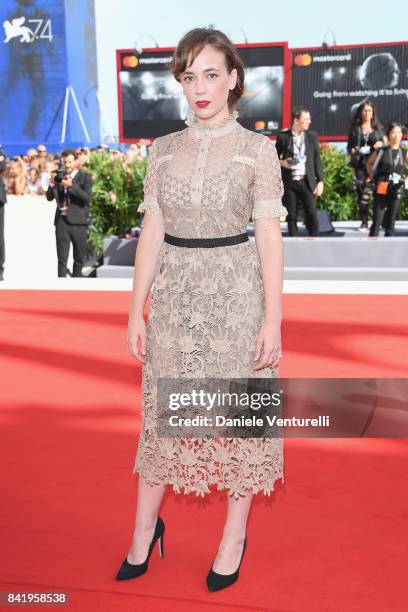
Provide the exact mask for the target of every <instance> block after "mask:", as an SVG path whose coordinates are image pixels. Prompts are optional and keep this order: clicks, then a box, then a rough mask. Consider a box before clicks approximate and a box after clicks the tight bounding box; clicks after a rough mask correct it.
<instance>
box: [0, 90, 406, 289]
mask: <svg viewBox="0 0 408 612" xmlns="http://www.w3.org/2000/svg"><path fill="white" fill-rule="evenodd" d="M310 124H311V116H310V112H309V110H308V109H307V108H305V107H302V106H298V107H296V108H295V109H294V110H293V113H292V125H291V127H290V128H287V129H285V130H282V131H281V132H280V133H279V134H278V137H277V140H276V149H277V153H278V157H279V161H280V165H281V171H282V179H283V185H284V194H283V198H282V203H283V205H284V206H285V208H286V210H287V213H288V214H287V217H286V221H287V226H288V234H289V236H297V235H298V227H297V218H298V205H299V204H302V205H303V207H304V213H305V215H304V218H305V226H306V229H307V231H308V234H309V235H310V236H318V235H319V222H318V215H317V198H319V197H320V196H321V195H322V193H323V190H324V171H323V165H322V162H321V158H320V147H319V139H318V134H317V133H316V132H313V131H311V130H309V127H310ZM404 128H405V126H404V125H402V124H401V123H397V122H392V123H390V124H389V126H388V128H387V129H384V128H383V127H382V125H381V124H380V122H379V120H378V118H377V114H376V109H375V107H374V104H373V103H372V102H370V101H368V100H367V101H364V102H363V103H361V104H360V106H359V108H358V109H357V112H356V113H355V116H354V119H353V121H352V124H351V126H350V130H349V134H348V142H347V152H348V154H349V156H350V166H351V167H352V169H353V173H354V185H355V189H356V194H357V205H358V211H359V215H360V219H361V225H360V228H359V229H360V231H367V232H369V235H370V236H371V237H376V236H378V235H379V231H380V228H381V227H382V228H383V229H384V230H385V236H393V235H394V233H395V222H396V220H397V218H398V213H399V209H400V205H401V200H402V198H403V196H404V193H405V191H406V189H407V187H408V177H407V164H408V152H407V149H406V148H404V147H403V146H402V138H403V132H404ZM94 151H96V152H98V151H103V152H105V153H108V155H110V157H111V158H112V159H121V160H122V161H123V163H124V164H126V165H128V164H130V163H132V162H134V161H137V160H143V159H145V158H146V157H147V152H148V144H147V142H146V143H145V142H141V143H138V144H136V143H134V144H131V145H130V146H129V147H128V148H127V149H126V150H124V151H121V150H119V149H110V148H109V147H108V145H104V144H103V145H99V146H98V147H95V148H93V149H90V148H88V147H79V148H77V149H70V150H69V157H70V158H71V157H72V168H71V170H70V175H72V176H71V178H70V179H69V180H70V181H71V182H70V183H69V184H68V183H67V184H65V182H64V181H65V178H64V179H63V180H62V182H60V183H59V184H58V185H55V182H56V175H57V173H58V170H60V169H61V168H63V166H64V161H63V159H62V158H63V157H64V152H63V153H62V154H61V155H59V154H57V153H52V152H48V151H47V148H46V146H45V145H44V144H40V145H38V146H37V148H35V149H34V148H33V149H29V150H28V151H27V153H26V154H25V155H21V156H16V157H12V158H11V159H9V160H7V158H6V155H5V153H4V151H3V150H2V148H1V146H0V166H1V167H0V183H1V184H0V188H1V190H0V191H1V193H0V279H1V278H2V276H3V267H4V235H3V234H4V204H5V202H6V199H7V198H6V194H14V195H24V194H31V195H35V194H36V195H45V196H46V197H47V199H49V200H52V199H54V198H55V200H56V201H57V204H58V206H60V205H61V206H62V208H61V210H60V209H59V208H57V213H58V214H57V216H58V215H61V217H62V219H63V223H60V224H59V225H58V224H56V229H57V230H58V228H59V229H60V231H59V232H57V252H58V261H59V264H58V265H59V268H58V269H59V276H65V275H66V260H67V257H68V251H69V242H72V243H73V245H74V252H75V253H76V254H77V255H78V261H77V262H76V274H75V275H81V274H80V271H79V270H80V267H81V265H82V263H83V259H84V253H85V244H86V232H85V229H84V228H82V229H81V230H80V231H79V230H78V231H76V233H75V232H74V231H73V230H72V228H71V227H69V226H71V225H72V226H76V225H84V227H85V226H86V225H88V224H89V222H90V221H89V219H88V218H87V219H86V220H85V219H80V221H79V222H78V220H77V219H76V218H75V215H74V220H71V222H70V221H68V219H69V217H70V215H72V214H73V212H72V211H75V206H79V207H80V208H81V207H86V209H87V210H88V207H89V203H90V197H91V196H90V193H91V187H90V192H89V194H86V193H85V192H84V193H83V194H82V195H83V201H82V202H81V197H79V202H80V203H79V204H76V203H75V198H76V194H75V191H78V189H79V191H81V189H82V187H80V186H79V184H77V185H75V184H74V183H73V182H72V179H73V178H74V176H75V174H76V173H77V172H81V167H82V166H83V165H84V163H85V162H87V161H88V159H89V155H90V153H91V152H94ZM65 154H66V151H65ZM65 157H66V155H65ZM79 176H81V175H79ZM67 180H68V179H67ZM76 181H77V183H78V182H80V179H79V178H78V177H77V179H76ZM64 189H65V191H64ZM71 189H73V191H72V193H71ZM88 196H89V197H88ZM371 201H372V206H373V221H372V223H371V226H370V227H369V222H368V219H369V205H370V202H371ZM64 202H65V204H64ZM69 207H71V208H70V210H69V211H68V213H67V214H66V213H65V210H66V209H68V208H69ZM58 218H59V217H58ZM66 223H68V226H67V225H65V224H66ZM74 229H75V227H74ZM62 230H64V231H63V232H62ZM68 230H70V231H68ZM71 230H72V231H71ZM67 244H68V247H67ZM78 245H80V246H78Z"/></svg>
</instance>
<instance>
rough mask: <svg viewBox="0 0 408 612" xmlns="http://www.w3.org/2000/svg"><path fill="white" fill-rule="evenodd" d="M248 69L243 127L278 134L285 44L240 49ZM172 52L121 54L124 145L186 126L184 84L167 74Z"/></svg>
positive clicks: (240, 109)
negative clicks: (182, 85)
mask: <svg viewBox="0 0 408 612" xmlns="http://www.w3.org/2000/svg"><path fill="white" fill-rule="evenodd" d="M236 47H237V50H238V52H239V54H240V55H241V57H242V59H243V62H244V64H245V92H244V95H243V97H242V98H241V100H240V102H239V105H238V106H237V110H238V112H239V115H240V121H241V123H242V125H244V126H245V127H247V128H248V129H251V130H256V131H259V132H261V133H263V134H267V135H274V134H276V133H277V132H278V131H279V130H280V129H281V128H282V117H283V81H284V72H285V66H284V63H285V50H286V43H271V44H263V43H261V44H258V45H236ZM173 51H174V49H158V50H145V51H144V52H143V53H141V54H140V55H137V54H135V53H134V51H133V50H129V49H128V50H118V51H117V70H118V100H119V133H120V140H121V141H122V142H127V141H132V140H137V139H139V138H156V137H158V136H162V135H164V134H169V133H171V132H175V131H178V130H182V129H183V128H185V127H186V125H185V123H184V120H185V118H186V116H187V112H188V105H187V102H186V99H185V97H184V95H183V92H182V87H181V84H180V83H178V82H177V81H176V80H175V78H174V77H173V75H172V74H170V72H169V71H168V70H167V68H166V65H167V64H168V63H169V62H170V60H171V58H172V54H173Z"/></svg>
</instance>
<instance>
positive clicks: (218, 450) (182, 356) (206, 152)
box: [133, 111, 287, 498]
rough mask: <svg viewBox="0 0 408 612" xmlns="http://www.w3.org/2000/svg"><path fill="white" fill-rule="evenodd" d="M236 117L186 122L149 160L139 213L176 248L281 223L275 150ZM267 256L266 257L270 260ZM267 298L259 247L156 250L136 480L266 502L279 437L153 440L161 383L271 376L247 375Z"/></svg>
mask: <svg viewBox="0 0 408 612" xmlns="http://www.w3.org/2000/svg"><path fill="white" fill-rule="evenodd" d="M237 117H238V113H237V111H234V112H233V113H232V114H230V116H229V118H227V119H224V120H223V121H222V122H219V123H218V124H217V125H214V126H202V125H201V124H200V123H199V122H198V121H197V117H196V116H195V115H194V114H193V113H192V112H191V111H190V113H189V116H188V118H187V121H186V124H187V126H188V127H187V128H185V129H183V130H181V131H179V132H174V133H172V134H168V135H166V136H162V137H160V138H157V139H156V140H155V141H154V143H153V145H152V146H151V147H150V150H149V160H148V170H147V175H146V179H145V184H144V194H145V197H144V201H143V202H142V203H141V204H140V206H139V208H138V211H139V212H145V213H147V214H159V215H163V219H164V226H165V231H166V232H167V233H168V234H171V235H173V236H179V237H183V238H205V237H222V236H232V235H235V234H241V233H243V232H245V231H246V225H247V223H248V221H249V220H250V218H251V217H252V219H259V218H262V217H282V216H285V215H286V214H287V211H286V209H285V208H284V207H283V206H282V201H281V198H282V195H283V186H282V180H281V171H280V165H279V161H278V157H277V153H276V150H275V146H274V144H273V143H272V142H271V141H270V140H269V139H268V138H267V137H266V136H264V135H262V134H257V133H255V132H251V131H249V130H247V129H245V128H244V127H242V126H241V125H240V124H239V123H238V122H237ZM270 256H271V257H273V253H271V254H270ZM263 298H264V290H263V283H262V276H261V268H260V261H259V256H258V253H257V250H256V246H255V243H253V242H251V241H250V242H244V243H241V244H235V245H230V246H221V247H215V248H191V247H188V248H187V247H179V246H174V245H171V244H168V243H166V242H163V245H162V247H161V250H160V253H159V257H158V261H157V267H156V270H155V275H154V281H153V287H152V300H151V304H150V310H149V316H148V321H147V361H146V364H145V365H144V367H143V374H142V395H143V402H142V430H141V434H140V438H139V443H138V448H137V453H136V459H135V464H134V468H133V472H139V474H141V475H142V476H143V477H144V478H145V479H146V480H147V482H148V483H149V484H151V485H153V484H158V483H165V484H171V485H172V486H173V490H174V492H176V493H181V492H182V489H184V493H185V494H187V493H193V492H194V493H196V495H201V496H204V495H205V494H206V493H210V492H211V490H210V486H211V485H215V486H216V487H217V488H218V490H222V489H226V490H227V492H228V494H229V495H233V496H234V497H235V498H238V497H240V496H242V495H245V493H247V492H252V493H258V492H261V491H262V492H263V493H264V494H265V495H270V494H271V491H273V489H274V483H275V480H277V479H282V482H283V440H282V438H269V439H268V438H221V439H220V438H218V439H217V438H212V439H211V438H197V439H193V440H191V439H187V438H186V439H184V438H160V437H158V436H157V432H156V416H157V410H156V384H157V377H159V376H162V377H172V378H190V379H191V378H197V379H198V378H209V377H212V378H221V377H225V378H228V377H229V378H239V377H247V378H248V377H259V378H261V377H277V376H278V368H277V367H275V368H271V367H269V368H264V369H262V370H258V371H256V372H254V371H253V369H252V368H253V358H254V351H255V342H256V338H257V335H258V332H259V329H260V326H261V324H262V321H263V312H264V299H263Z"/></svg>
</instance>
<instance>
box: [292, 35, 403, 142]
mask: <svg viewBox="0 0 408 612" xmlns="http://www.w3.org/2000/svg"><path fill="white" fill-rule="evenodd" d="M291 66H292V107H294V106H297V105H302V106H305V107H306V108H308V109H309V110H310V112H311V116H312V126H311V128H312V129H313V130H316V131H317V132H318V133H319V136H320V138H321V139H323V140H344V139H346V138H347V134H348V131H349V128H350V124H351V121H352V118H353V117H354V114H355V111H356V110H357V108H358V106H359V105H360V104H361V103H362V102H365V101H367V100H370V101H371V102H373V103H374V105H375V108H376V110H377V115H378V118H379V120H380V122H381V123H382V124H383V125H384V127H385V126H386V125H387V124H388V123H390V122H391V121H398V122H401V123H406V122H407V121H408V43H379V44H370V45H350V46H347V47H345V46H334V47H329V48H327V49H323V48H321V47H319V48H304V49H291Z"/></svg>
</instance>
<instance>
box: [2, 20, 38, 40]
mask: <svg viewBox="0 0 408 612" xmlns="http://www.w3.org/2000/svg"><path fill="white" fill-rule="evenodd" d="M24 22H25V17H18V18H16V19H13V20H12V21H4V22H3V27H4V31H5V33H6V38H5V39H4V42H5V43H8V42H9V41H10V40H11V39H12V38H18V37H20V42H22V43H31V42H33V40H34V39H35V34H34V32H33V31H32V30H30V28H29V27H27V26H25V25H23V23H24Z"/></svg>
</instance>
